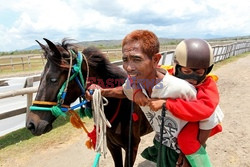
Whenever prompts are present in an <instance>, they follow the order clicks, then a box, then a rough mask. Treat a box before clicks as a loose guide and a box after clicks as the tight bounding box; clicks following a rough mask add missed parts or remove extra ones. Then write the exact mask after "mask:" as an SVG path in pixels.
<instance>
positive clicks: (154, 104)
mask: <svg viewBox="0 0 250 167" xmlns="http://www.w3.org/2000/svg"><path fill="white" fill-rule="evenodd" d="M165 102H166V100H162V99H150V100H149V103H148V106H149V107H150V109H151V110H152V111H158V110H160V109H161V108H162V105H163V104H164V103H165Z"/></svg>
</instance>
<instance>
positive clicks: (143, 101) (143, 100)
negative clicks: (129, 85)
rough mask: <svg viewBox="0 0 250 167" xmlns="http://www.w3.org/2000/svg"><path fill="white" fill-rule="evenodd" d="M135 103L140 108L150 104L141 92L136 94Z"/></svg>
mask: <svg viewBox="0 0 250 167" xmlns="http://www.w3.org/2000/svg"><path fill="white" fill-rule="evenodd" d="M133 96H134V98H133V100H134V102H135V103H136V104H138V105H139V106H146V105H147V104H148V98H147V97H146V96H145V95H144V94H143V93H142V91H141V90H138V91H137V92H134V95H133Z"/></svg>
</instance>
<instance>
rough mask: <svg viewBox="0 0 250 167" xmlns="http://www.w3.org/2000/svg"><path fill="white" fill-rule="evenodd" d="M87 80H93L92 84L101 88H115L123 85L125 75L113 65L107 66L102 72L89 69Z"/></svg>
mask: <svg viewBox="0 0 250 167" xmlns="http://www.w3.org/2000/svg"><path fill="white" fill-rule="evenodd" d="M89 78H91V79H93V80H92V82H93V83H95V84H98V85H100V86H101V87H117V86H121V85H122V84H123V83H124V81H125V79H126V73H125V72H124V71H122V70H121V69H120V68H119V67H117V66H115V65H113V64H107V65H106V68H104V69H103V70H98V71H96V70H92V69H90V76H89Z"/></svg>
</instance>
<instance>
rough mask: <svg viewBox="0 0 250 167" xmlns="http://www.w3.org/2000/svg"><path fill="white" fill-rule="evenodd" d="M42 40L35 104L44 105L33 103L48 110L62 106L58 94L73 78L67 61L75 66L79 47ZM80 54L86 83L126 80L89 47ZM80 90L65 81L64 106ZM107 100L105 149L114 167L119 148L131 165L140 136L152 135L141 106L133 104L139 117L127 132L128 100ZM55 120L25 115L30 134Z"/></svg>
mask: <svg viewBox="0 0 250 167" xmlns="http://www.w3.org/2000/svg"><path fill="white" fill-rule="evenodd" d="M44 40H45V41H46V43H47V44H48V45H43V44H41V43H40V42H38V41H37V42H38V44H39V45H40V46H41V48H42V49H43V51H44V56H45V58H46V59H47V63H46V65H45V67H44V71H43V72H42V75H41V80H40V85H39V88H38V92H37V95H36V98H35V101H36V102H37V101H38V102H39V101H40V102H47V103H33V106H36V107H39V106H40V107H51V106H52V105H58V103H61V102H59V101H58V92H59V91H60V88H61V87H62V85H63V84H64V83H65V81H66V80H67V78H68V74H70V75H71V76H72V75H73V74H72V72H71V71H72V69H71V67H72V65H71V63H70V62H72V64H76V63H77V53H78V52H77V51H78V50H77V49H78V48H77V46H76V45H74V44H72V43H69V41H67V40H65V39H63V40H62V44H54V43H52V42H51V41H49V40H48V39H45V38H44ZM83 53H84V55H83V61H82V64H81V72H82V75H83V78H84V80H85V81H86V79H90V81H91V83H95V84H99V85H100V86H101V87H107V86H108V87H116V86H121V84H123V82H124V81H125V79H126V77H127V75H126V73H125V72H124V71H123V70H122V69H121V68H119V67H117V66H116V65H113V64H112V63H110V62H109V61H108V60H107V59H106V57H105V55H104V54H103V53H102V52H101V51H100V50H98V49H97V48H95V47H89V48H86V49H84V51H83ZM70 59H71V61H70ZM81 84H82V85H84V84H86V83H81ZM84 88H85V87H84ZM83 91H85V90H83V89H80V88H79V86H78V83H77V81H76V80H74V79H73V80H72V81H70V82H68V86H67V95H66V97H65V99H64V100H63V104H64V105H68V106H69V105H70V104H71V103H72V102H74V101H75V100H76V99H77V98H78V97H80V96H83ZM108 101H109V103H108V105H107V106H105V114H106V117H107V119H108V120H111V119H112V128H107V145H108V148H109V150H110V152H111V155H112V157H113V160H114V163H115V166H116V167H122V166H123V160H122V150H121V148H123V149H124V150H125V152H126V156H125V166H133V164H134V161H135V158H136V154H137V149H138V145H139V143H140V136H143V135H145V134H148V133H150V132H152V129H151V126H150V124H149V123H148V121H147V119H146V117H145V116H144V114H143V112H142V111H141V109H140V107H139V106H138V105H136V104H133V109H134V111H133V112H134V113H136V114H137V115H138V118H139V119H138V120H137V121H134V122H133V126H132V130H131V133H129V132H130V131H129V125H130V118H131V108H132V107H131V105H132V103H131V101H129V100H128V99H115V98H108ZM60 105H61V104H60ZM116 111H119V112H116ZM116 113H117V114H116ZM114 115H117V116H114ZM55 119H56V117H55V116H54V115H53V114H52V112H44V111H38V110H32V111H31V112H29V113H28V115H27V122H26V127H27V128H28V129H29V130H30V131H31V132H32V134H34V135H41V134H43V133H46V132H49V131H50V130H51V129H52V123H53V121H54V120H55ZM129 136H131V142H130V146H131V147H130V148H129V147H128V146H129ZM129 150H130V153H129ZM129 155H130V157H129ZM128 160H130V161H128Z"/></svg>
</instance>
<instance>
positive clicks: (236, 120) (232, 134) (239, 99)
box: [0, 55, 250, 167]
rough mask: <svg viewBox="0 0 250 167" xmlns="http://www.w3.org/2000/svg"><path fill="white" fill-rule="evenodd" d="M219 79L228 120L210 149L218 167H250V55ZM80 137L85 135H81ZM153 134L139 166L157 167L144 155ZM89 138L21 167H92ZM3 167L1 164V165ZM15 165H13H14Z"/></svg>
mask: <svg viewBox="0 0 250 167" xmlns="http://www.w3.org/2000/svg"><path fill="white" fill-rule="evenodd" d="M214 73H215V74H217V75H218V76H219V81H218V86H219V91H220V97H221V99H220V107H221V108H222V110H223V112H224V114H225V118H224V120H223V132H222V133H220V134H218V135H216V136H214V137H213V138H211V139H209V141H208V143H207V145H208V146H207V150H208V153H209V155H210V158H211V161H212V164H213V166H214V167H248V166H249V167H250V158H249V157H248V154H249V152H250V126H249V122H248V121H250V114H249V113H248V112H249V108H250V104H249V101H250V85H249V84H250V55H249V56H247V57H244V58H241V59H239V60H237V61H235V62H232V63H230V64H227V65H224V66H223V67H221V68H219V69H218V70H216V71H214ZM79 134H81V133H80V132H79ZM152 137H153V134H149V135H147V136H145V137H143V139H142V142H141V144H140V148H139V151H138V157H137V160H136V162H135V166H139V167H144V166H146V167H154V166H155V165H154V164H153V163H151V162H149V161H145V160H144V159H143V158H142V157H141V156H140V152H141V151H142V150H143V149H144V148H145V147H147V146H148V145H151V144H152ZM85 141H86V135H85V134H84V135H79V136H77V137H74V138H73V139H72V140H71V141H69V142H66V143H64V144H61V145H57V146H53V148H52V147H51V148H49V149H48V150H46V151H39V150H38V151H37V152H36V153H31V154H33V155H32V156H31V157H32V158H30V159H29V160H25V161H23V162H22V165H21V164H19V165H17V166H19V167H45V166H46V167H69V166H70V167H90V166H92V164H93V161H94V158H95V152H94V151H93V150H88V149H87V148H86V147H85V146H84V143H85ZM0 166H1V165H0ZM12 166H13V164H12ZM112 166H113V162H112V158H111V156H110V154H108V156H107V158H106V159H104V158H103V157H101V160H100V167H112Z"/></svg>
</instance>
